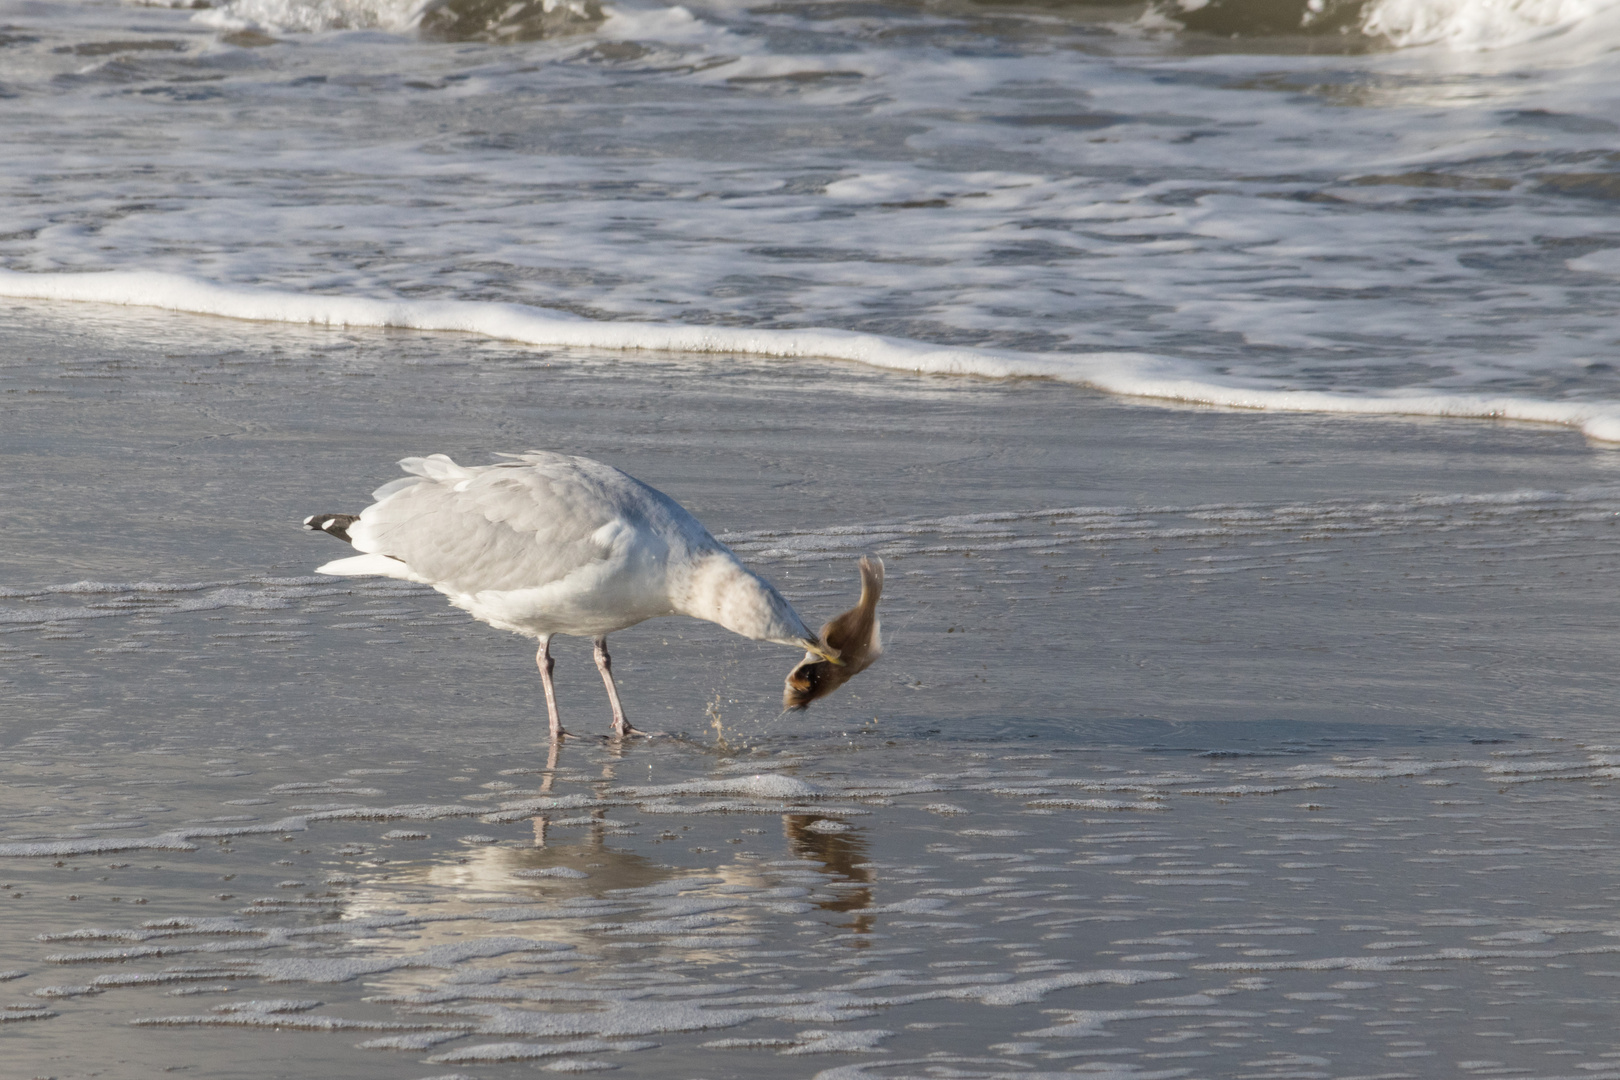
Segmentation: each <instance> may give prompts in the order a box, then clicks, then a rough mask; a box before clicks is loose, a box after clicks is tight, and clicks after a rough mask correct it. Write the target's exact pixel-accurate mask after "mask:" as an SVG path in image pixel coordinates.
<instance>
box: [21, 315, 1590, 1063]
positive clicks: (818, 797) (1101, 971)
mask: <svg viewBox="0 0 1620 1080" xmlns="http://www.w3.org/2000/svg"><path fill="white" fill-rule="evenodd" d="M241 329H242V324H240V323H236V322H232V321H229V320H203V319H197V318H194V317H189V316H179V315H166V314H151V315H140V314H138V313H130V312H113V313H111V314H104V313H102V312H101V311H100V309H96V308H84V309H76V310H74V311H71V312H68V313H66V314H64V313H62V312H59V311H57V310H54V309H52V310H47V311H43V312H42V311H41V310H40V309H39V308H37V307H12V308H9V309H8V310H7V312H6V315H5V323H4V326H3V328H0V333H3V334H4V335H5V339H6V340H7V341H8V342H11V343H13V345H14V346H15V349H14V352H13V353H12V354H11V356H12V357H13V358H12V359H9V360H8V361H7V362H6V365H5V367H4V368H3V369H0V377H3V380H4V381H3V384H0V389H3V390H4V397H3V398H0V401H3V403H4V404H3V408H4V410H5V412H4V416H5V423H4V425H3V427H0V447H3V452H4V454H5V455H6V460H7V461H8V462H10V463H11V465H12V467H11V468H10V469H8V470H7V472H6V474H5V479H4V482H3V487H0V498H3V499H4V504H5V505H6V506H7V507H8V508H10V509H11V512H10V513H8V515H7V519H6V524H5V528H6V536H7V544H6V556H5V561H4V563H3V564H0V565H3V568H4V577H3V580H4V582H5V583H6V584H5V589H4V592H3V593H0V664H3V667H0V679H3V680H4V681H3V683H0V692H3V693H4V694H5V695H6V698H5V738H4V744H3V748H0V772H3V775H4V782H3V786H0V810H3V812H4V815H5V821H4V825H3V829H4V835H3V836H0V885H3V886H4V887H5V888H4V889H3V890H0V926H3V928H4V933H3V934H0V942H3V943H4V944H3V945H0V954H3V955H0V971H3V972H4V978H5V979H6V980H7V981H6V982H5V984H4V986H3V988H0V989H3V990H4V993H0V1018H3V1019H0V1022H3V1023H4V1024H5V1025H6V1034H7V1036H8V1040H9V1041H8V1051H7V1054H8V1061H10V1062H13V1063H15V1064H14V1066H8V1067H15V1068H19V1069H22V1070H24V1071H22V1072H20V1073H19V1075H24V1076H32V1075H39V1076H47V1075H48V1076H56V1077H62V1078H66V1077H79V1076H90V1075H94V1074H99V1075H109V1074H112V1075H118V1076H127V1077H146V1076H152V1077H157V1076H161V1075H170V1074H171V1071H172V1070H180V1071H182V1072H195V1073H196V1074H198V1075H208V1076H219V1077H251V1078H259V1077H271V1076H296V1077H304V1076H315V1075H338V1074H341V1075H344V1076H355V1077H371V1076H375V1077H379V1078H382V1077H389V1078H393V1077H401V1076H404V1077H415V1078H428V1077H447V1076H461V1077H479V1078H491V1080H495V1078H500V1077H515V1076H525V1075H531V1074H532V1073H533V1072H534V1070H535V1069H537V1068H538V1069H543V1070H546V1069H549V1070H560V1071H591V1070H607V1069H613V1068H617V1069H619V1070H621V1071H622V1072H624V1073H625V1074H626V1075H635V1076H647V1077H656V1078H662V1077H671V1078H692V1077H736V1078H739V1080H740V1078H747V1077H756V1076H759V1075H761V1074H762V1073H764V1072H766V1071H771V1072H779V1073H782V1074H784V1075H792V1076H805V1077H811V1076H820V1077H825V1078H827V1080H834V1078H846V1080H847V1078H851V1077H869V1078H879V1077H881V1078H898V1077H935V1076H943V1075H951V1076H967V1077H1013V1076H1018V1077H1028V1076H1065V1077H1071V1076H1114V1077H1122V1078H1123V1077H1131V1078H1141V1077H1227V1076H1235V1075H1240V1074H1242V1075H1260V1076H1279V1077H1280V1076H1321V1077H1351V1076H1369V1075H1379V1076H1411V1077H1420V1076H1431V1075H1442V1074H1443V1075H1506V1074H1508V1071H1509V1070H1512V1073H1511V1074H1512V1075H1521V1076H1567V1075H1581V1076H1599V1077H1601V1076H1613V1075H1617V1074H1620V1069H1615V1068H1613V1067H1611V1065H1610V1062H1611V1061H1612V1060H1615V1059H1613V1058H1610V1057H1606V1056H1605V1055H1610V1054H1615V1053H1620V1044H1616V1043H1615V1041H1614V1039H1613V1037H1612V1030H1611V1028H1612V1025H1610V1024H1609V1023H1608V1021H1607V1018H1608V1017H1609V1016H1610V1015H1612V1012H1613V1009H1614V1007H1615V1004H1616V999H1615V997H1614V992H1613V989H1614V987H1615V986H1616V983H1615V979H1616V978H1617V977H1620V970H1617V969H1620V958H1617V957H1616V953H1617V952H1620V940H1617V938H1620V921H1616V919H1615V918H1614V915H1613V911H1614V903H1615V897H1614V895H1613V889H1614V881H1615V875H1616V873H1620V867H1616V866H1614V865H1613V862H1614V860H1613V859H1612V857H1611V854H1610V852H1611V848H1612V845H1610V844H1608V843H1607V842H1606V839H1605V838H1606V836H1607V835H1608V831H1609V830H1610V829H1611V828H1612V819H1611V818H1610V817H1609V814H1610V813H1611V812H1612V807H1613V800H1612V791H1613V784H1614V782H1615V777H1616V775H1617V773H1616V770H1617V769H1620V732H1617V731H1616V724H1615V722H1614V713H1613V708H1612V702H1613V699H1614V690H1615V686H1614V677H1613V675H1612V665H1611V664H1609V663H1608V659H1607V658H1608V657H1610V656H1612V655H1613V651H1614V648H1615V644H1616V643H1615V635H1616V631H1617V627H1616V622H1615V619H1614V618H1613V615H1612V605H1610V604H1609V603H1607V583H1608V580H1609V579H1608V574H1609V573H1611V572H1612V571H1613V570H1614V568H1615V565H1616V563H1615V556H1614V554H1613V552H1614V542H1613V534H1614V530H1615V528H1616V526H1615V522H1616V521H1617V520H1620V516H1617V515H1620V487H1617V486H1616V485H1615V484H1614V482H1613V479H1612V476H1611V475H1610V474H1611V471H1612V469H1611V464H1610V459H1609V457H1608V455H1606V454H1601V453H1598V454H1595V453H1593V452H1592V451H1591V450H1590V449H1589V448H1587V447H1586V446H1585V445H1584V444H1583V443H1582V441H1581V440H1580V438H1579V437H1578V436H1576V435H1574V434H1570V433H1566V434H1549V433H1548V432H1546V431H1543V430H1540V429H1537V428H1533V427H1515V426H1507V425H1489V424H1482V423H1479V422H1473V421H1448V422H1433V423H1429V424H1422V425H1417V424H1413V423H1411V422H1409V421H1395V420H1376V419H1363V420H1339V421H1324V420H1321V419H1317V418H1310V417H1301V416H1287V415H1281V416H1260V417H1256V416H1251V415H1244V414H1240V413H1232V412H1220V411H1210V410H1184V411H1171V410H1165V409H1161V408H1157V407H1149V406H1140V405H1131V404H1123V403H1120V402H1117V401H1112V400H1110V399H1107V398H1104V397H1101V396H1098V395H1095V394H1091V393H1089V392H1086V391H1083V390H1079V389H1074V388H1064V387H1053V386H1051V385H1047V384H1040V383H1028V382H1024V383H1019V382H1011V383H994V382H966V381H963V380H956V379H918V378H915V377H910V376H903V375H895V374H888V373H882V372H872V371H862V370H861V369H858V368H851V367H849V366H847V365H833V364H825V365H810V364H791V365H790V364H781V363H771V362H755V361H748V360H746V359H744V358H728V359H725V360H692V359H690V358H682V357H658V356H643V357H640V358H637V359H633V360H627V359H625V358H623V357H621V356H615V355H612V354H594V355H593V354H587V353H577V352H576V353H568V352H538V351H535V350H530V349H521V348H515V347H507V346H501V345H497V344H492V343H488V342H480V341H478V340H477V339H469V338H463V337H457V336H455V335H417V334H405V333H391V334H390V333H384V332H380V331H366V332H355V331H335V330H312V329H303V328H275V327H254V328H253V329H254V333H253V335H252V337H251V338H250V339H248V340H246V341H244V340H243V339H242V338H241ZM424 432H428V433H430V434H427V435H424ZM1262 436H1263V437H1262ZM541 440H544V441H545V442H547V443H549V444H552V445H566V446H570V447H573V448H576V449H578V450H581V451H583V452H587V453H590V454H593V455H595V456H598V457H601V458H604V459H606V460H610V461H614V462H617V463H619V464H622V465H625V466H626V467H628V468H630V469H631V470H632V471H634V472H635V473H637V474H638V475H640V476H642V477H645V478H647V479H649V480H650V481H652V482H654V483H656V484H658V485H659V486H660V487H662V488H664V489H665V490H667V491H669V492H671V493H672V494H674V495H675V496H677V497H678V498H680V499H681V500H682V501H683V502H685V503H686V504H687V505H688V506H690V507H692V508H693V509H694V510H695V511H696V512H697V513H699V514H700V515H701V516H702V517H703V518H704V519H705V520H706V521H707V522H708V523H709V524H710V525H711V526H712V527H714V528H715V529H716V531H717V532H719V533H721V534H722V535H723V536H725V537H726V538H727V540H728V541H729V542H730V543H732V544H733V545H734V546H735V547H736V548H737V550H738V551H739V552H740V553H741V554H742V555H743V556H744V557H745V558H747V559H748V560H749V561H750V562H752V563H753V564H754V565H755V566H757V567H758V568H760V569H761V570H762V571H764V572H765V573H767V574H769V575H770V576H771V577H772V578H773V579H774V580H776V581H777V582H778V583H779V584H781V585H782V587H783V588H784V589H785V591H786V592H787V594H788V595H789V597H790V598H791V599H792V600H793V601H794V603H795V604H796V605H798V607H799V608H800V610H802V611H805V612H806V613H808V614H809V615H810V616H811V617H812V618H824V617H826V615H830V614H831V613H832V612H834V611H837V610H839V609H841V608H842V607H843V606H845V604H847V602H848V600H849V599H850V598H851V597H852V596H853V594H854V590H855V573H854V565H853V564H854V556H855V554H856V553H857V552H864V551H872V552H877V553H880V554H882V555H883V556H884V558H885V559H886V561H887V563H888V568H889V596H888V598H887V600H886V607H885V630H886V637H887V639H888V643H889V654H888V655H887V656H886V657H885V658H884V660H883V661H882V662H881V663H880V664H879V665H878V666H877V667H875V668H873V669H872V670H871V671H869V672H867V673H866V674H864V675H862V676H861V677H860V678H859V679H858V680H856V681H855V682H853V683H851V684H850V685H849V686H848V687H846V688H845V689H844V690H842V691H840V693H839V694H837V695H834V696H833V697H831V698H828V699H826V700H825V701H823V702H818V703H817V704H816V705H815V706H814V707H812V709H811V710H810V711H809V712H808V713H806V714H803V715H802V716H797V717H792V718H788V717H783V716H780V715H778V713H777V706H776V700H777V696H778V693H779V690H778V687H779V685H780V683H779V680H780V679H781V678H782V676H783V675H784V674H785V672H786V670H787V668H788V667H789V666H790V665H791V663H792V661H793V659H794V658H793V657H792V656H789V655H784V654H783V651H782V650H779V649H776V648H773V647H769V646H756V645H754V644H752V643H747V642H742V641H740V640H739V639H735V638H731V637H730V636H729V635H724V634H723V633H722V632H720V631H718V630H716V629H714V628H711V627H708V626H706V625H705V624H697V623H688V622H683V621H659V622H653V623H649V624H644V625H643V626H641V627H637V628H634V629H632V630H630V631H627V632H625V633H622V634H620V635H616V636H615V638H614V642H615V658H616V659H617V660H618V664H617V668H618V672H619V677H620V685H621V687H622V688H623V690H624V694H625V698H626V706H627V708H628V709H629V710H630V714H631V716H632V719H633V720H635V721H636V722H637V723H638V724H644V725H646V726H648V727H661V728H664V729H667V730H668V731H669V732H671V733H672V734H671V735H670V736H669V737H665V738H660V739H655V740H647V741H636V742H633V743H631V744H629V745H627V746H622V747H619V746H613V745H611V744H607V743H605V742H603V741H601V740H600V739H599V738H597V737H595V733H598V732H603V731H605V730H606V727H607V719H608V717H607V708H606V704H605V701H604V700H603V699H602V694H601V691H600V688H599V683H598V680H597V679H596V676H595V673H594V672H593V671H592V670H591V665H590V662H589V660H588V659H587V650H585V649H584V647H583V643H580V642H573V643H570V642H567V641H564V642H563V643H562V644H561V647H560V648H559V650H558V651H559V664H558V677H559V685H560V689H561V695H562V707H563V710H564V714H565V717H566V719H567V721H568V724H569V726H570V727H571V728H572V729H573V730H576V731H579V732H582V733H584V734H582V737H580V738H578V739H575V740H570V741H568V742H567V743H566V745H564V746H563V747H562V748H561V750H560V752H558V753H555V754H553V753H551V752H549V751H548V748H547V746H546V744H545V742H544V739H543V731H544V721H543V716H544V713H543V707H542V704H541V698H540V693H539V685H538V679H537V678H536V676H535V673H534V670H533V667H532V658H531V654H530V648H529V646H528V645H526V644H525V643H524V642H523V641H522V640H520V639H517V638H514V637H511V636H509V635H505V634H501V633H498V632H496V631H493V630H490V629H489V628H487V627H484V626H482V625H480V624H477V623H475V622H472V621H471V620H470V619H468V618H467V617H466V616H465V615H463V614H462V613H460V612H457V611H453V610H450V609H448V607H447V606H446V605H445V604H444V602H443V601H442V599H441V598H440V597H439V596H438V595H437V594H434V593H432V592H429V591H426V590H421V589H417V588H415V587H412V586H408V585H404V584H401V583H397V582H368V581H363V580H361V581H340V580H336V579H331V578H321V577H317V576H312V575H311V574H310V572H309V568H310V567H312V566H314V565H316V564H317V563H318V562H320V561H321V560H323V559H325V558H327V557H329V556H330V555H331V554H332V553H333V552H334V551H336V550H338V549H336V548H335V546H334V545H333V543H332V541H330V540H329V539H328V538H326V537H323V536H318V535H314V534H311V533H308V532H305V531H302V530H300V529H299V528H298V527H297V522H298V520H299V519H300V518H301V517H302V516H303V515H304V514H305V513H307V512H310V511H324V510H336V509H343V508H348V509H353V508H354V507H355V506H357V505H359V502H360V500H363V498H364V492H366V491H368V490H369V489H370V488H371V487H372V486H374V485H375V484H376V483H378V482H380V481H381V480H383V479H386V478H387V477H388V476H389V475H391V473H392V471H393V466H392V459H393V458H394V457H396V456H398V455H399V454H401V453H404V452H413V451H422V450H429V449H433V450H442V451H448V452H451V453H453V454H454V455H455V456H457V457H458V459H460V460H463V461H469V462H476V461H480V460H484V457H485V455H487V454H488V453H490V452H492V451H493V450H495V449H497V448H504V447H508V446H519V445H532V444H535V443H537V442H539V441H541ZM820 613H825V614H820Z"/></svg>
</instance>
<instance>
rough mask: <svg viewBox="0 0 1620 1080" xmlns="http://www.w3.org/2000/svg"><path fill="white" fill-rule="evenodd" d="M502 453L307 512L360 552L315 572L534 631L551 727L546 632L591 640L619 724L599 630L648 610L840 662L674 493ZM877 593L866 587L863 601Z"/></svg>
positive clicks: (553, 710) (310, 522)
mask: <svg viewBox="0 0 1620 1080" xmlns="http://www.w3.org/2000/svg"><path fill="white" fill-rule="evenodd" d="M506 456H508V457H511V458H513V460H511V461H505V462H501V463H499V464H495V465H481V466H476V467H472V468H467V467H464V466H461V465H457V464H456V463H455V462H454V461H451V460H450V458H448V457H446V456H445V455H443V454H434V455H433V456H432V457H425V458H406V459H404V460H403V461H401V462H400V466H401V467H402V468H403V469H404V470H405V471H406V472H408V473H410V474H412V475H411V476H409V477H406V478H404V479H400V480H395V481H394V482H392V483H390V484H385V485H383V486H382V487H380V488H378V489H377V490H376V491H375V492H373V493H372V498H374V499H376V500H377V501H376V502H375V503H373V504H372V505H371V506H368V507H367V508H366V509H365V510H363V511H362V512H361V513H359V514H358V515H355V514H315V515H313V516H311V517H309V518H307V519H305V522H304V524H305V525H307V526H308V527H309V528H311V529H317V530H320V531H322V532H326V533H330V534H331V535H333V536H336V537H337V538H338V539H340V540H346V541H348V542H349V543H350V544H353V545H354V547H355V548H356V549H357V550H359V551H361V552H363V554H360V555H356V556H353V557H352V558H347V559H338V560H336V561H335V562H329V563H327V564H326V565H325V566H322V567H321V568H320V571H321V573H326V574H340V575H350V574H354V575H365V574H379V575H383V576H386V577H393V578H403V579H405V580H406V581H415V582H420V583H422V584H425V585H431V586H433V587H434V588H435V589H438V590H439V591H440V592H442V593H444V594H445V595H446V596H448V597H449V598H450V602H451V603H452V604H455V605H456V606H457V607H460V608H464V609H465V610H467V611H469V612H471V613H472V614H473V615H474V616H475V617H476V618H479V619H482V620H483V621H484V622H487V623H489V624H490V625H491V626H495V627H499V628H500V629H502V630H512V631H515V632H516V633H519V634H527V635H529V636H531V637H535V638H538V639H539V640H540V651H539V654H538V655H537V656H536V658H535V659H536V662H537V663H538V664H539V666H540V676H541V679H542V680H543V682H544V684H545V691H546V710H547V712H548V713H549V715H550V718H551V736H552V738H553V739H556V738H557V737H558V736H560V735H562V734H564V732H563V730H562V725H561V722H560V720H559V719H558V715H557V701H556V694H555V692H554V690H553V686H552V681H551V668H552V659H551V652H550V645H551V636H552V635H553V634H573V635H578V636H582V637H590V638H594V639H595V642H596V666H597V668H598V669H600V671H601V673H602V681H603V683H604V684H606V686H607V692H608V700H609V701H610V702H611V703H612V705H613V731H614V734H615V735H625V734H628V733H630V731H631V730H632V729H631V727H630V725H629V723H628V722H627V721H626V720H625V717H624V709H623V708H622V707H621V706H620V704H619V693H618V690H617V688H616V687H615V686H614V684H613V667H612V661H611V660H610V659H609V657H608V651H607V635H608V634H611V633H613V632H614V631H616V630H623V629H624V628H625V627H627V626H634V625H635V624H636V623H639V622H641V621H643V620H645V619H651V618H654V617H656V616H659V615H690V616H692V617H694V618H698V619H706V620H708V621H709V622H714V623H719V624H720V625H721V626H723V627H725V628H726V629H727V630H731V631H733V632H735V633H738V634H741V635H743V636H744V637H748V638H753V639H755V640H757V641H772V642H776V643H778V644H782V645H793V646H797V647H802V648H804V649H806V650H808V655H807V656H806V660H809V661H817V662H820V661H825V662H826V663H829V664H833V665H836V664H839V663H840V662H841V661H840V658H839V650H838V648H837V647H835V646H832V645H829V644H828V643H827V642H826V641H825V640H823V639H822V638H821V637H820V636H818V635H817V634H815V633H813V632H812V631H811V630H810V628H809V627H808V626H806V625H805V623H804V620H803V619H801V618H799V615H798V613H797V612H795V611H794V610H793V608H792V607H791V606H790V605H789V604H788V602H787V601H786V600H784V599H782V596H781V594H780V593H778V592H777V591H776V589H775V588H774V587H773V586H772V585H771V584H770V582H768V581H766V580H765V579H764V578H762V577H760V576H759V575H758V574H755V573H754V572H753V571H751V570H749V569H748V568H747V567H745V566H744V565H743V564H742V562H741V561H739V560H738V558H737V557H736V556H735V555H733V554H732V553H731V551H730V549H728V548H727V547H726V546H725V545H724V544H722V543H720V541H718V540H716V539H715V538H714V537H713V536H711V535H709V531H708V530H707V529H705V528H704V527H703V526H702V525H701V524H700V523H699V522H698V520H697V519H696V518H694V517H693V516H692V515H691V514H689V513H687V512H686V510H685V509H683V508H682V507H681V506H680V505H679V504H678V503H676V502H675V500H673V499H671V498H670V497H669V496H667V495H665V494H663V493H662V492H659V491H655V490H654V489H653V488H650V487H648V486H647V485H646V484H643V483H642V482H641V481H639V480H637V479H635V478H634V477H631V476H628V475H626V474H625V473H622V472H620V471H619V470H618V469H615V468H613V467H611V466H608V465H603V464H602V463H601V462H599V461H592V460H591V459H590V458H583V457H570V456H568V455H565V454H553V453H528V454H521V455H506ZM880 580H881V579H880ZM875 605H876V596H875V594H874V595H873V596H871V598H870V600H869V601H868V603H867V607H868V608H872V607H875ZM828 625H829V626H831V625H833V624H831V623H829V624H828ZM795 670H796V673H797V670H798V669H795Z"/></svg>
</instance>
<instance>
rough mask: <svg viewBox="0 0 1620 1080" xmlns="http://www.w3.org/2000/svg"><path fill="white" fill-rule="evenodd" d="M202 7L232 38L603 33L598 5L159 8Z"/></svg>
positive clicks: (359, 2)
mask: <svg viewBox="0 0 1620 1080" xmlns="http://www.w3.org/2000/svg"><path fill="white" fill-rule="evenodd" d="M158 6H184V7H202V8H204V9H205V10H204V11H202V12H200V13H199V14H198V15H197V20H198V21H199V22H201V23H203V24H205V25H209V26H216V27H219V28H221V29H228V30H245V29H261V30H270V31H273V32H276V33H318V32H322V31H331V30H383V31H387V32H390V33H419V34H420V35H421V36H422V37H424V38H427V39H429V40H433V41H509V42H516V41H536V40H539V39H541V38H549V37H558V36H561V35H564V34H572V33H579V32H583V31H588V30H591V29H594V28H595V27H597V26H599V25H601V23H602V21H603V19H604V18H605V15H604V14H603V11H602V8H601V5H600V4H598V3H597V2H596V0H226V2H225V3H221V4H218V5H211V4H208V3H206V2H205V3H201V4H198V3H196V2H195V0H167V2H165V0H158Z"/></svg>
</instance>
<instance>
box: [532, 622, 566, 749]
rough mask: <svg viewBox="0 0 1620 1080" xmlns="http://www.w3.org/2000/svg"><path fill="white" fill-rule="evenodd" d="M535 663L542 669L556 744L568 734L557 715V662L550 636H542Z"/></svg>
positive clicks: (541, 677) (552, 734) (547, 706)
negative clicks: (554, 682) (554, 678)
mask: <svg viewBox="0 0 1620 1080" xmlns="http://www.w3.org/2000/svg"><path fill="white" fill-rule="evenodd" d="M534 663H535V666H536V667H538V668H539V669H540V681H541V682H543V683H544V684H545V687H546V713H547V714H548V715H549V716H550V717H551V741H552V742H556V741H557V740H558V739H560V738H562V737H563V736H564V735H566V734H568V732H566V731H564V730H563V728H562V717H561V716H559V715H558V713H557V689H556V687H554V686H552V684H551V669H552V667H553V665H554V664H555V663H556V662H555V661H554V660H552V659H551V635H550V634H543V635H541V637H540V651H539V652H537V653H535V654H534Z"/></svg>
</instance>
